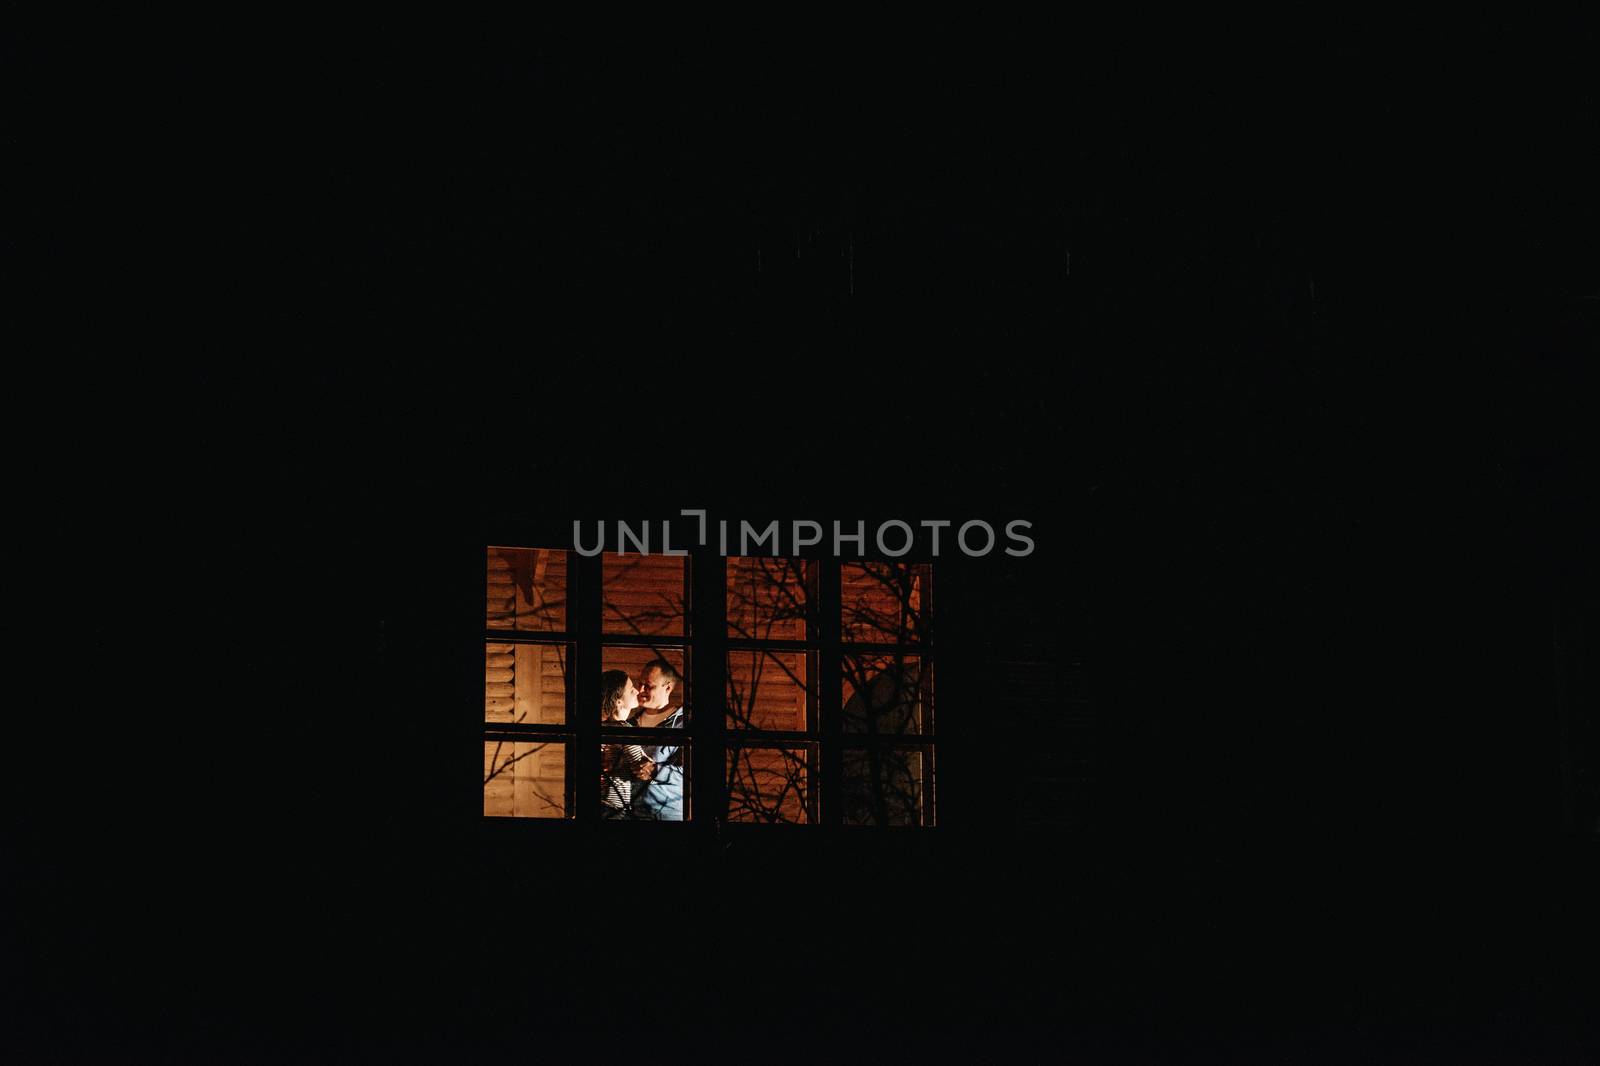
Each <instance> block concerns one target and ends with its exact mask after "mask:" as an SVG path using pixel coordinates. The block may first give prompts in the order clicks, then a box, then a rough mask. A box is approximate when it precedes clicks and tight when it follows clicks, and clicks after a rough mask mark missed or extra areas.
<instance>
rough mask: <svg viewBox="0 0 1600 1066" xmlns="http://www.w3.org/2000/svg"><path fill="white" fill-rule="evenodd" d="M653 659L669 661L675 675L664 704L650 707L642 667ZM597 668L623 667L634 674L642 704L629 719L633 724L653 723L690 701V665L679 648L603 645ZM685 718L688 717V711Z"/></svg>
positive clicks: (628, 673) (632, 676)
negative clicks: (659, 706)
mask: <svg viewBox="0 0 1600 1066" xmlns="http://www.w3.org/2000/svg"><path fill="white" fill-rule="evenodd" d="M654 659H665V660H666V661H667V662H668V663H670V664H671V665H672V669H673V670H674V671H676V672H677V674H678V679H677V680H676V681H673V684H672V690H671V691H670V692H668V693H666V706H665V707H661V708H656V709H651V708H650V707H649V706H646V705H648V704H649V703H651V702H652V698H651V697H652V695H653V693H651V692H648V691H645V690H644V684H645V677H644V668H645V665H646V664H647V663H649V662H651V661H652V660H654ZM600 669H601V670H622V671H624V672H626V673H627V675H628V676H629V677H631V678H633V681H634V684H635V685H637V686H639V689H640V692H639V702H640V704H641V706H640V709H639V710H638V711H636V712H634V713H633V714H632V715H630V716H629V719H628V720H629V721H631V722H633V723H634V724H635V725H639V724H644V725H654V724H656V721H655V720H656V719H662V718H665V717H666V716H667V715H668V713H670V712H671V711H673V710H676V709H677V708H679V707H684V706H688V705H689V695H690V692H689V666H688V658H687V656H686V654H685V652H684V649H682V648H650V647H644V648H628V647H618V646H616V645H606V646H605V647H602V648H601V649H600ZM667 680H669V681H670V680H672V679H671V678H668V679H667ZM594 713H595V714H599V713H600V709H599V708H598V707H597V708H595V710H594ZM684 718H685V719H687V718H688V714H687V713H685V715H684Z"/></svg>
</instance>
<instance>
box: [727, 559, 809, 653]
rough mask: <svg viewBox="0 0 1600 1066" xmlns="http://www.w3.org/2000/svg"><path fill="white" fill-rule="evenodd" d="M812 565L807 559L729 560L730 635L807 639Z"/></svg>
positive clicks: (757, 637)
mask: <svg viewBox="0 0 1600 1066" xmlns="http://www.w3.org/2000/svg"><path fill="white" fill-rule="evenodd" d="M811 566H812V564H811V563H809V562H807V561H806V560H804V559H770V558H764V557H758V556H735V557H733V558H730V559H729V560H728V636H730V637H736V638H739V639H743V640H805V639H806V611H807V608H808V605H809V604H810V602H811V598H810V591H809V590H810V571H811Z"/></svg>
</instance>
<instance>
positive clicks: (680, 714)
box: [600, 659, 684, 822]
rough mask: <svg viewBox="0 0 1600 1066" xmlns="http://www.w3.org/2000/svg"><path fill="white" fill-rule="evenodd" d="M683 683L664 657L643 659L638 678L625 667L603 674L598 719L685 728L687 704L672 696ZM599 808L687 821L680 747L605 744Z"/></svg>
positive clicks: (609, 813) (606, 813) (625, 815)
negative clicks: (679, 702) (631, 675)
mask: <svg viewBox="0 0 1600 1066" xmlns="http://www.w3.org/2000/svg"><path fill="white" fill-rule="evenodd" d="M681 682H682V678H680V677H679V676H678V671H677V670H676V669H674V668H673V666H672V664H671V663H669V662H667V661H666V660H665V659H651V660H650V661H649V662H647V663H645V664H644V668H643V669H642V670H640V672H639V680H638V681H637V682H635V681H634V679H633V678H631V677H629V676H628V674H627V672H626V671H624V670H607V671H606V672H605V673H603V674H601V675H600V721H601V722H603V723H604V724H606V725H612V726H615V725H618V724H623V723H625V724H627V725H631V726H636V727H638V728H640V729H682V728H683V720H684V708H683V707H682V706H681V705H674V701H673V699H672V694H673V693H674V692H676V691H678V689H679V687H680V685H681ZM600 811H601V815H602V817H605V818H622V819H641V820H645V821H664V822H681V821H683V749H682V746H681V745H677V744H660V743H653V744H652V743H645V744H604V745H602V746H601V748H600Z"/></svg>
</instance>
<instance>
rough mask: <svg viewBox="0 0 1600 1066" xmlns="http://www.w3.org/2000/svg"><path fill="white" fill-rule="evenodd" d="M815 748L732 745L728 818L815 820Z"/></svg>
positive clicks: (729, 752)
mask: <svg viewBox="0 0 1600 1066" xmlns="http://www.w3.org/2000/svg"><path fill="white" fill-rule="evenodd" d="M813 752H814V748H813V747H812V746H811V745H800V746H796V747H790V748H739V747H735V748H730V749H728V821H730V822H809V821H811V811H812V796H811V759H812V755H813Z"/></svg>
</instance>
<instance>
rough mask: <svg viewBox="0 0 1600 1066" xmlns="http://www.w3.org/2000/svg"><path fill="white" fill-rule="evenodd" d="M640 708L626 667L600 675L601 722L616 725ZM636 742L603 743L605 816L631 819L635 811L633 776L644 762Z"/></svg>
mask: <svg viewBox="0 0 1600 1066" xmlns="http://www.w3.org/2000/svg"><path fill="white" fill-rule="evenodd" d="M638 707H639V688H638V686H637V685H635V684H634V683H633V678H631V677H629V676H628V674H627V672H626V671H624V670H607V671H606V672H605V673H603V674H601V675H600V721H601V722H602V723H603V724H606V725H616V724H618V723H621V722H626V721H628V718H629V716H631V715H632V714H633V712H634V711H635V710H637V709H638ZM645 761H646V760H645V756H644V751H643V750H642V749H640V747H639V746H638V745H637V744H602V745H601V746H600V813H601V816H602V817H604V818H628V817H631V816H632V813H633V775H634V773H635V771H637V770H638V768H639V767H640V766H641V765H642V764H643V763H644V762H645Z"/></svg>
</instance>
